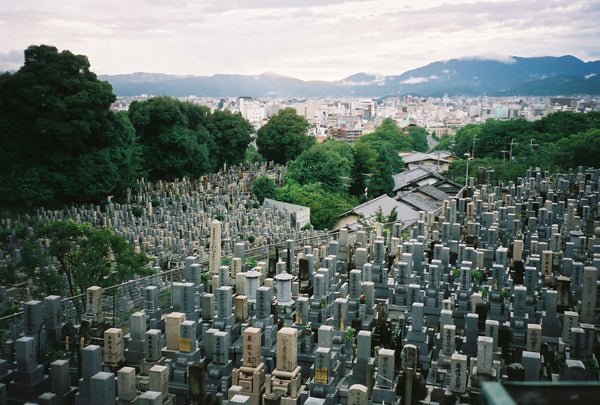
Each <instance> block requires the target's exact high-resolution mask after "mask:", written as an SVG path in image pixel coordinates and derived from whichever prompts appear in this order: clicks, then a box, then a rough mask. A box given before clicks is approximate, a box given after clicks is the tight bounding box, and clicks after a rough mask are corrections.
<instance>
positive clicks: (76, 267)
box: [23, 220, 153, 296]
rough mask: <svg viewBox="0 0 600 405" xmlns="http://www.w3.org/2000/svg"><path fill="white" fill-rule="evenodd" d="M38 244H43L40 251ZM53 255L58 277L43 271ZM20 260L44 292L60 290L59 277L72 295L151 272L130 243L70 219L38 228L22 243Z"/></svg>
mask: <svg viewBox="0 0 600 405" xmlns="http://www.w3.org/2000/svg"><path fill="white" fill-rule="evenodd" d="M40 241H41V242H40ZM40 243H43V244H44V249H43V250H42V249H40ZM53 258H55V259H56V264H57V266H58V269H57V270H58V275H59V276H57V275H56V273H53V272H52V271H44V270H43V269H44V268H45V267H46V266H48V265H49V264H51V263H52V259H53ZM23 259H24V263H25V265H26V267H27V270H28V272H29V274H30V275H32V276H34V275H37V276H39V278H40V280H41V282H42V288H43V289H45V292H46V293H47V294H61V293H62V290H63V288H64V286H63V285H62V283H61V281H63V280H64V279H63V277H64V278H66V282H67V288H68V291H69V293H70V294H71V296H73V295H76V294H77V293H78V292H79V293H82V294H83V293H84V292H85V290H86V289H87V288H88V287H90V286H92V285H98V286H100V287H108V286H110V285H114V284H118V283H121V282H124V281H126V280H129V279H131V278H133V277H134V276H136V275H140V276H146V275H150V274H153V270H152V269H151V268H150V267H148V266H147V264H148V263H149V261H150V259H149V258H148V257H147V256H146V255H145V254H143V253H135V251H134V248H133V246H131V245H130V244H129V243H128V242H127V240H125V238H123V237H122V236H118V235H115V234H114V232H113V230H112V229H110V228H105V229H94V228H93V227H92V226H91V224H89V223H85V224H76V223H75V222H74V221H73V220H67V221H55V222H49V223H46V224H44V225H43V226H41V227H39V228H38V229H37V230H36V231H35V233H34V235H33V236H32V237H31V238H30V239H29V240H28V241H27V243H26V244H25V247H24V250H23ZM44 287H45V288H44Z"/></svg>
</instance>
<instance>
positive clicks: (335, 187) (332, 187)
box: [286, 144, 350, 192]
mask: <svg viewBox="0 0 600 405" xmlns="http://www.w3.org/2000/svg"><path fill="white" fill-rule="evenodd" d="M348 163H349V162H348V160H347V159H346V160H345V161H344V160H343V159H342V157H341V156H340V155H339V153H338V152H337V151H335V150H334V149H333V148H330V147H328V146H327V145H325V146H323V144H316V145H313V146H312V147H311V148H310V149H308V150H305V151H304V152H302V153H301V154H300V156H298V157H297V158H296V160H293V161H291V162H290V163H289V164H288V166H289V169H288V172H287V174H286V180H287V181H293V182H297V183H300V185H307V184H312V183H321V185H322V186H323V188H324V189H325V190H326V191H329V192H335V191H342V190H344V189H345V182H344V177H348V176H349V175H350V173H349V169H350V167H349V165H348ZM344 168H345V169H346V170H347V171H346V172H344Z"/></svg>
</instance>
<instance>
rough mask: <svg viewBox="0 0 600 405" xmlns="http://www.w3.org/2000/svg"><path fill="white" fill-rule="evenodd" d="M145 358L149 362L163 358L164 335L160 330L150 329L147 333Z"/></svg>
mask: <svg viewBox="0 0 600 405" xmlns="http://www.w3.org/2000/svg"><path fill="white" fill-rule="evenodd" d="M145 338H146V339H145V343H144V356H145V359H146V360H147V361H149V362H154V361H156V360H158V359H160V357H161V349H162V333H161V331H160V330H158V329H150V330H149V331H147V332H146V333H145Z"/></svg>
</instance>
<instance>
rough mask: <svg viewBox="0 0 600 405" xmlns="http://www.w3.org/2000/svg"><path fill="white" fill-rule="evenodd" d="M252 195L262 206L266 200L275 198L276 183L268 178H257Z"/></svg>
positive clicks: (253, 184) (253, 183)
mask: <svg viewBox="0 0 600 405" xmlns="http://www.w3.org/2000/svg"><path fill="white" fill-rule="evenodd" d="M252 193H253V194H254V195H255V196H256V199H257V200H258V202H260V203H261V204H262V203H263V202H264V201H265V198H275V195H276V193H277V187H276V186H275V181H274V180H273V179H272V178H270V177H267V176H260V177H257V178H256V180H254V182H252Z"/></svg>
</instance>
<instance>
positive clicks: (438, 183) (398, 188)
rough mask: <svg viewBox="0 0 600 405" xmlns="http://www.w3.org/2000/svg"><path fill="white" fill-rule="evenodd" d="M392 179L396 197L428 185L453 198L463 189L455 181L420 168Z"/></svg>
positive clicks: (396, 175)
mask: <svg viewBox="0 0 600 405" xmlns="http://www.w3.org/2000/svg"><path fill="white" fill-rule="evenodd" d="M393 178H394V193H395V194H396V195H399V194H403V193H405V192H407V191H412V190H415V189H418V188H420V187H422V186H425V185H430V186H433V187H435V188H436V189H438V190H440V191H443V192H445V193H446V194H447V195H448V196H454V195H456V194H457V193H458V192H459V191H460V190H461V189H462V187H463V186H462V185H461V184H458V183H457V182H455V181H452V180H450V179H448V178H446V177H444V176H442V175H440V174H438V173H435V172H432V171H430V170H427V169H424V168H422V167H417V168H415V169H412V170H407V171H404V172H401V173H398V174H395V175H394V176H393Z"/></svg>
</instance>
